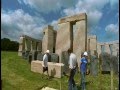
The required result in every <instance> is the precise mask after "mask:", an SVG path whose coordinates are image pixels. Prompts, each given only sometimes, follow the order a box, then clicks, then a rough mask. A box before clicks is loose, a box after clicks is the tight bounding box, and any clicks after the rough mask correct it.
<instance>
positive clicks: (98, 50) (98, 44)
mask: <svg viewBox="0 0 120 90" xmlns="http://www.w3.org/2000/svg"><path fill="white" fill-rule="evenodd" d="M97 53H98V58H99V55H100V54H101V44H100V43H97Z"/></svg>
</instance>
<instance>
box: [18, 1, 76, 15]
mask: <svg viewBox="0 0 120 90" xmlns="http://www.w3.org/2000/svg"><path fill="white" fill-rule="evenodd" d="M18 2H19V3H20V4H22V3H24V4H26V5H29V6H30V7H32V8H35V9H36V10H38V11H40V12H44V13H48V12H50V11H57V10H60V9H61V8H62V7H64V8H67V7H69V6H72V5H74V4H75V2H76V1H75V0H18Z"/></svg>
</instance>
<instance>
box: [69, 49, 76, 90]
mask: <svg viewBox="0 0 120 90" xmlns="http://www.w3.org/2000/svg"><path fill="white" fill-rule="evenodd" d="M68 55H69V61H68V64H69V70H70V76H69V80H68V90H72V88H76V84H75V81H74V75H75V73H76V68H77V66H78V65H77V58H76V55H75V54H74V53H72V51H71V49H69V50H68Z"/></svg>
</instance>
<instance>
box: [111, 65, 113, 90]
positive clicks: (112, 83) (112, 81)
mask: <svg viewBox="0 0 120 90" xmlns="http://www.w3.org/2000/svg"><path fill="white" fill-rule="evenodd" d="M111 90H113V68H112V67H111Z"/></svg>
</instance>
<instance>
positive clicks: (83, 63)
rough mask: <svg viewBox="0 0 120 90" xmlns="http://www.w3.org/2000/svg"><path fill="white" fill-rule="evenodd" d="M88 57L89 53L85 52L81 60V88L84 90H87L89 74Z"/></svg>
mask: <svg viewBox="0 0 120 90" xmlns="http://www.w3.org/2000/svg"><path fill="white" fill-rule="evenodd" d="M87 57H88V53H87V52H84V54H83V55H82V58H81V60H80V73H81V85H80V86H81V87H82V90H86V87H85V76H86V72H87V63H88V60H87Z"/></svg>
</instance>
